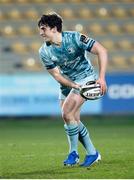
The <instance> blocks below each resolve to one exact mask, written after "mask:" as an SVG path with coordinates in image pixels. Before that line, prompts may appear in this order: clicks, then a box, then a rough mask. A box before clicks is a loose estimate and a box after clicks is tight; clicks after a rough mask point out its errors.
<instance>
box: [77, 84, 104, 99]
mask: <svg viewBox="0 0 134 180" xmlns="http://www.w3.org/2000/svg"><path fill="white" fill-rule="evenodd" d="M80 95H81V96H82V97H83V98H85V99H87V100H96V99H99V98H101V97H102V96H103V95H102V94H101V87H100V84H97V83H96V82H95V81H88V82H87V83H86V84H84V85H83V86H82V87H81V90H80Z"/></svg>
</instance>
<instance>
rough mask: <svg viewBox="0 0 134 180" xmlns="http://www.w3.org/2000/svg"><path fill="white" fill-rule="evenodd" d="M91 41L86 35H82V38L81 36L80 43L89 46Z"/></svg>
mask: <svg viewBox="0 0 134 180" xmlns="http://www.w3.org/2000/svg"><path fill="white" fill-rule="evenodd" d="M89 39H90V38H89V37H88V36H86V35H84V34H81V36H80V41H81V42H83V43H85V44H87V43H88V42H89Z"/></svg>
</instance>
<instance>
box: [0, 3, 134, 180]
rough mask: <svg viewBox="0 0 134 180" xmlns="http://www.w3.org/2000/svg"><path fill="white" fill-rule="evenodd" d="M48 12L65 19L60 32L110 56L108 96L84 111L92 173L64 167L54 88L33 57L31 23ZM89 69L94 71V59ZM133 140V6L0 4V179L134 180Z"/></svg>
mask: <svg viewBox="0 0 134 180" xmlns="http://www.w3.org/2000/svg"><path fill="white" fill-rule="evenodd" d="M50 11H55V12H57V13H59V14H60V15H61V16H62V17H63V19H64V23H63V30H73V31H74V30H76V31H79V32H81V33H84V34H86V35H88V36H89V37H92V38H94V39H96V40H97V41H99V42H100V43H102V44H103V45H104V46H105V47H106V48H107V49H108V52H109V62H108V68H107V75H106V79H107V83H108V92H107V94H106V95H105V96H104V97H103V98H102V99H100V100H97V101H92V102H86V104H85V105H84V107H83V108H82V120H83V121H85V123H86V124H87V126H88V127H89V130H90V131H91V135H92V137H93V139H94V142H95V144H96V146H97V148H98V149H100V151H101V153H102V155H103V157H104V161H102V163H101V165H99V166H95V167H94V168H93V169H91V170H90V172H88V171H87V170H82V169H78V170H77V168H74V169H64V168H63V167H62V160H63V159H64V158H65V156H66V149H67V148H68V147H67V142H66V137H65V134H64V130H63V122H62V120H61V115H60V107H59V103H58V88H59V85H58V84H57V83H56V82H55V81H54V80H53V78H51V77H50V76H48V74H47V72H46V70H45V69H44V68H43V66H42V64H41V62H40V60H39V57H38V49H39V47H40V46H41V44H42V39H41V38H40V36H39V32H38V28H37V21H38V19H39V18H40V16H41V15H42V14H43V13H47V12H50ZM91 61H92V63H93V65H94V66H95V69H96V71H97V59H96V56H93V55H91ZM57 132H58V133H57ZM133 132H134V2H133V0H118V1H115V0H103V1H99V0H84V1H82V0H66V1H65V0H33V1H31V0H0V154H1V155H0V161H1V162H2V164H1V163H0V178H128V179H129V178H134V173H133V168H134V155H133V153H132V152H133V150H134V143H133V138H134V133H133ZM63 135H64V136H63ZM54 137H55V138H54ZM57 142H59V143H60V144H57ZM80 153H81V154H82V156H84V152H83V150H82V147H80ZM47 154H48V156H49V158H48V156H47ZM47 158H48V159H47ZM53 159H55V164H53V163H52V162H53ZM46 162H47V163H46ZM109 166H110V168H109ZM70 174H71V175H70Z"/></svg>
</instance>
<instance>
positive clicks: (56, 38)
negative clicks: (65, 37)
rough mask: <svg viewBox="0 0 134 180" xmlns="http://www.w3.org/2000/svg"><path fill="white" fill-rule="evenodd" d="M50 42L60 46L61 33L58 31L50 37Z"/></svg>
mask: <svg viewBox="0 0 134 180" xmlns="http://www.w3.org/2000/svg"><path fill="white" fill-rule="evenodd" d="M52 43H53V44H56V45H58V46H60V45H61V43H62V33H59V32H57V33H55V35H54V36H53V39H52Z"/></svg>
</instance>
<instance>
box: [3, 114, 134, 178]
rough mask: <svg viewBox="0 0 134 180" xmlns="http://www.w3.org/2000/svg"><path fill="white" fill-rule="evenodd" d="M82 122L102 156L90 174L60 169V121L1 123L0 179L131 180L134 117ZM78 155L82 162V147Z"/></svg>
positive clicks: (62, 151)
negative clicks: (119, 179) (96, 179)
mask: <svg viewBox="0 0 134 180" xmlns="http://www.w3.org/2000/svg"><path fill="white" fill-rule="evenodd" d="M93 119H94V120H93ZM84 122H85V124H86V125H87V127H88V129H89V130H90V134H91V136H92V139H93V142H94V144H95V146H96V147H97V149H98V150H99V151H100V152H101V155H102V161H101V162H100V163H98V164H96V165H94V166H92V167H91V168H90V169H89V170H87V169H86V168H80V167H78V166H77V167H63V165H62V162H63V160H64V158H65V157H66V155H67V152H68V145H67V140H66V136H65V133H64V129H63V122H62V120H61V118H59V120H58V119H55V120H52V119H49V120H46V121H44V120H42V119H36V120H35V119H34V120H4V121H3V120H2V121H0V178H19V179H24V178H27V179H32V178H37V179H39V178H43V179H45V178H46V179H50V178H51V179H66V178H68V179H73V178H75V179H83V178H84V179H90V178H92V179H95V178H101V179H103V178H105V179H108V178H112V179H116V178H122V179H126V178H127V179H132V178H134V117H129V118H128V117H117V116H115V117H113V118H112V117H92V118H91V119H90V120H84ZM79 154H80V157H81V161H82V160H83V158H84V155H85V152H84V149H83V148H82V146H81V145H79Z"/></svg>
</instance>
